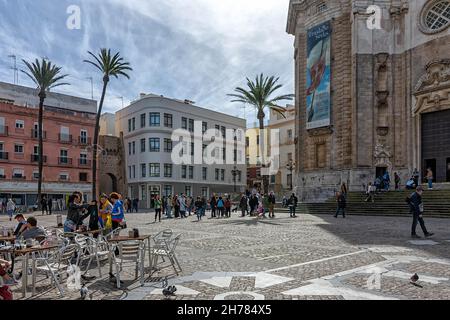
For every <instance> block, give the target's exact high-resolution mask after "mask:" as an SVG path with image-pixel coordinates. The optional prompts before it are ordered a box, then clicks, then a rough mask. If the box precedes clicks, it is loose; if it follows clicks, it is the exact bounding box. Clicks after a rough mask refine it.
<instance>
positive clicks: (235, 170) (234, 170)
mask: <svg viewBox="0 0 450 320" xmlns="http://www.w3.org/2000/svg"><path fill="white" fill-rule="evenodd" d="M231 174H232V175H233V183H234V193H236V176H237V175H238V174H239V170H237V167H236V166H234V169H233V170H231Z"/></svg>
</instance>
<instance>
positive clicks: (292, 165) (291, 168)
mask: <svg viewBox="0 0 450 320" xmlns="http://www.w3.org/2000/svg"><path fill="white" fill-rule="evenodd" d="M286 169H287V170H288V171H289V172H290V177H291V181H290V183H289V184H290V188H291V190H292V172H293V171H294V170H295V162H293V161H292V159H291V160H289V162H288V164H287V165H286Z"/></svg>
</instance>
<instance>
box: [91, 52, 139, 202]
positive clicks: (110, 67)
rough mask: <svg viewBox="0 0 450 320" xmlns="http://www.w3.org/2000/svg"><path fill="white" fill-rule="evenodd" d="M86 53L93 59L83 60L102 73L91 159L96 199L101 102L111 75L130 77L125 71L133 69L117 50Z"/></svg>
mask: <svg viewBox="0 0 450 320" xmlns="http://www.w3.org/2000/svg"><path fill="white" fill-rule="evenodd" d="M88 54H89V55H90V56H91V57H92V58H94V60H92V61H90V60H84V62H86V63H89V64H91V65H93V66H94V67H96V68H97V69H98V70H100V72H101V73H102V75H103V90H102V97H101V99H100V105H99V107H98V111H97V118H96V122H95V133H94V151H93V160H92V161H93V164H92V197H93V199H96V198H97V151H98V135H99V132H100V117H101V115H102V109H103V103H104V101H105V95H106V88H107V87H108V83H109V81H110V77H111V76H113V77H115V78H116V79H117V78H119V76H124V77H126V78H127V79H130V76H129V75H128V74H127V73H126V71H132V70H133V69H131V67H130V63H128V62H124V60H123V58H122V57H121V56H120V53H119V52H117V53H116V54H115V55H111V49H105V48H103V49H101V50H100V53H98V55H97V56H96V55H95V54H93V53H92V52H90V51H88Z"/></svg>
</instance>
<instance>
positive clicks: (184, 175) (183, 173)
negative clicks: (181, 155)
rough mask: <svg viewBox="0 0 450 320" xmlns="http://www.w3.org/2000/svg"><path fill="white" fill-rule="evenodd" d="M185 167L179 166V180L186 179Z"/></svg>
mask: <svg viewBox="0 0 450 320" xmlns="http://www.w3.org/2000/svg"><path fill="white" fill-rule="evenodd" d="M186 171H187V166H185V165H183V166H181V179H186V177H187V173H186Z"/></svg>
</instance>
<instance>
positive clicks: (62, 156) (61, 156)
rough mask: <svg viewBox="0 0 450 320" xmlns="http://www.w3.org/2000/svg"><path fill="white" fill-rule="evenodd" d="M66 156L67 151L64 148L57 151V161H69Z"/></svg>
mask: <svg viewBox="0 0 450 320" xmlns="http://www.w3.org/2000/svg"><path fill="white" fill-rule="evenodd" d="M67 156H68V151H67V150H65V149H62V150H60V151H59V163H61V164H68V163H69V158H67Z"/></svg>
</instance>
